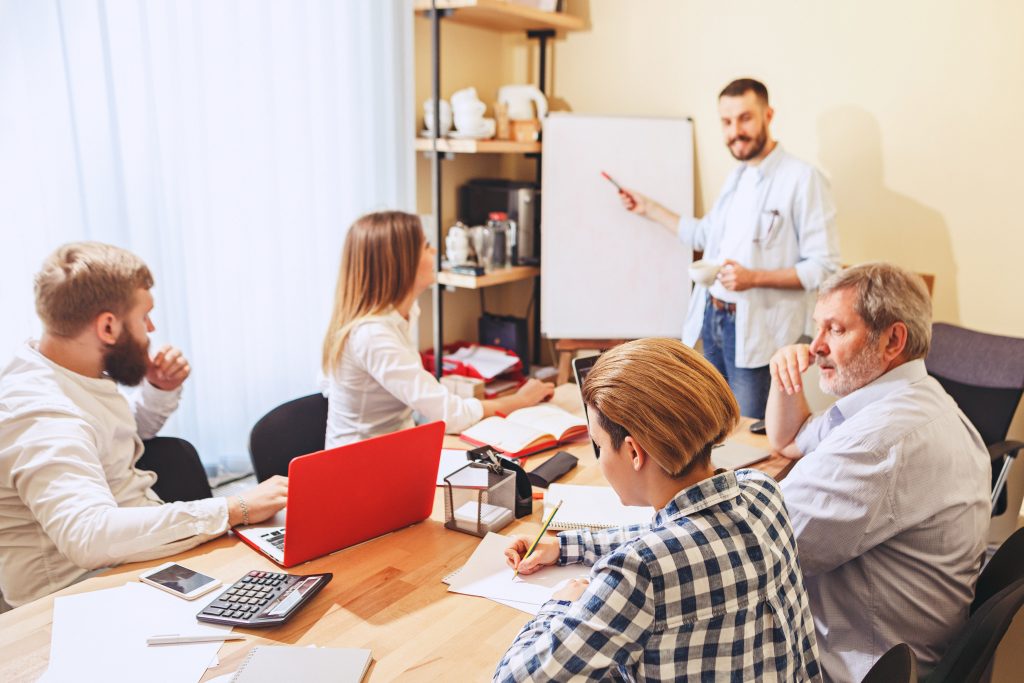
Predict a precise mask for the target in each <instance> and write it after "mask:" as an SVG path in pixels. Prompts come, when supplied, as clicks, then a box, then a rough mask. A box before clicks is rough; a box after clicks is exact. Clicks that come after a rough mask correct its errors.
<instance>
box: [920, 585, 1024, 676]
mask: <svg viewBox="0 0 1024 683" xmlns="http://www.w3.org/2000/svg"><path fill="white" fill-rule="evenodd" d="M1021 605H1024V580H1022V581H1017V582H1015V583H1013V584H1011V585H1009V586H1007V587H1006V588H1004V589H1003V590H1001V591H999V592H998V593H996V594H995V595H993V596H992V597H991V598H989V599H988V600H987V601H985V604H984V605H982V606H981V607H980V608H979V609H978V611H977V612H975V613H974V615H973V616H972V617H971V618H970V619H969V620H968V622H967V623H966V624H965V625H964V627H963V628H962V629H961V630H960V633H959V634H958V635H957V637H956V639H955V640H954V641H953V642H952V644H950V646H949V649H948V650H947V651H946V654H945V655H943V657H942V660H941V661H940V662H939V665H938V666H936V667H935V669H934V670H933V671H932V672H931V673H930V674H928V676H927V677H926V678H924V679H923V680H924V681H925V682H926V683H947V682H948V683H977V681H980V680H982V678H983V677H984V675H985V672H986V670H987V669H988V667H989V665H990V664H991V663H992V657H993V656H994V655H995V652H996V648H997V647H998V646H999V642H1000V641H1001V640H1002V639H1003V636H1004V635H1006V631H1007V629H1008V628H1010V623H1011V622H1012V621H1013V618H1014V616H1016V614H1017V612H1018V611H1019V610H1020V608H1021Z"/></svg>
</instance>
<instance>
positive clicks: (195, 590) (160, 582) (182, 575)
mask: <svg viewBox="0 0 1024 683" xmlns="http://www.w3.org/2000/svg"><path fill="white" fill-rule="evenodd" d="M139 581H142V582H143V583H148V584H149V585H150V586H156V587H157V588H159V589H160V590H164V591H167V592H168V593H171V594H172V595H177V596H178V597H179V598H185V599H186V600H195V599H196V598H198V597H199V596H200V595H204V594H206V593H209V592H210V591H212V590H213V589H214V588H216V587H217V586H219V585H220V581H218V580H217V579H215V578H213V577H212V576H207V575H206V574H200V573H199V572H197V571H193V570H191V569H189V568H188V567H183V566H181V565H180V564H178V563H177V562H168V563H167V564H162V565H160V566H159V567H156V568H155V569H150V570H148V571H145V572H143V573H141V574H139Z"/></svg>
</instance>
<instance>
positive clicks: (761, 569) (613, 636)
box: [494, 470, 822, 682]
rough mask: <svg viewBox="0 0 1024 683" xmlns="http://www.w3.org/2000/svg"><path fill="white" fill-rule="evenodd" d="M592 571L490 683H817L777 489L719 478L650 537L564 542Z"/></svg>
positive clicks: (761, 480) (541, 617)
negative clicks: (587, 682)
mask: <svg viewBox="0 0 1024 683" xmlns="http://www.w3.org/2000/svg"><path fill="white" fill-rule="evenodd" d="M559 539H560V542H561V546H562V547H561V557H560V558H559V563H560V564H572V563H578V562H583V563H585V564H592V565H593V569H592V570H591V572H590V585H589V586H588V587H587V589H586V591H585V592H584V593H583V595H582V596H581V597H580V598H579V599H578V600H576V601H575V602H567V601H564V600H549V601H548V602H547V603H546V604H545V605H544V607H543V608H542V609H541V611H540V613H539V614H538V615H537V616H536V618H534V619H533V620H532V621H530V622H529V623H528V624H527V625H526V626H524V627H523V630H522V631H520V633H519V635H518V636H517V637H516V639H515V641H514V642H513V643H512V646H511V647H510V648H509V650H508V652H506V653H505V656H504V657H503V658H502V660H501V663H500V664H499V665H498V669H497V671H495V673H494V679H495V680H497V681H527V680H529V681H565V680H569V679H593V680H598V679H600V680H608V679H613V680H626V681H636V680H646V681H702V682H703V681H820V680H822V679H821V669H820V667H819V665H818V654H817V649H816V645H815V640H814V622H813V620H812V618H811V613H810V609H809V608H808V602H807V595H806V594H805V592H804V585H803V578H802V576H801V573H800V566H799V564H798V563H797V552H796V542H795V541H794V538H793V530H792V528H791V527H790V524H789V516H788V515H787V513H786V509H785V506H784V505H783V501H782V494H781V492H780V491H779V487H778V484H776V483H775V481H774V480H772V479H771V478H769V477H768V476H767V475H765V474H763V473H761V472H757V471H755V470H741V471H739V472H721V473H719V474H716V475H715V476H714V477H712V478H710V479H706V480H704V481H702V482H700V483H699V484H696V485H694V486H691V487H689V488H687V489H685V490H683V491H681V492H679V494H677V495H676V497H675V498H673V499H672V500H671V501H670V502H669V504H668V505H667V506H665V508H664V509H662V510H659V511H658V513H657V514H656V515H655V517H654V522H653V524H652V525H650V526H646V525H638V526H631V527H623V528H620V529H608V530H606V531H601V532H597V533H591V532H589V531H567V532H562V533H561V534H559Z"/></svg>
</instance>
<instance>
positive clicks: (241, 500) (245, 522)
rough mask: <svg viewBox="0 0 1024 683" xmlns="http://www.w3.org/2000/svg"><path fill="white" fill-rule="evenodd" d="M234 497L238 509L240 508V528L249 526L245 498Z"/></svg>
mask: <svg viewBox="0 0 1024 683" xmlns="http://www.w3.org/2000/svg"><path fill="white" fill-rule="evenodd" d="M235 497H236V498H238V507H240V508H242V526H249V504H248V503H246V502H245V498H242V497H241V496H235Z"/></svg>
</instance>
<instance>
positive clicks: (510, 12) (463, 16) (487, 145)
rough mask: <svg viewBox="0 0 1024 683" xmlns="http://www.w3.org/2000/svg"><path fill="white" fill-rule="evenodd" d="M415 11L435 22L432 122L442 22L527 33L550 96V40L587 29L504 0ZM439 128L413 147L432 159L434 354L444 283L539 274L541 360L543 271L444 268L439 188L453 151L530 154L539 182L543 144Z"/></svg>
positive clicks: (536, 308) (487, 282) (536, 346)
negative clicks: (455, 134) (463, 135)
mask: <svg viewBox="0 0 1024 683" xmlns="http://www.w3.org/2000/svg"><path fill="white" fill-rule="evenodd" d="M413 7H414V9H415V11H416V12H419V13H421V14H422V15H423V16H425V17H427V18H428V19H430V22H431V97H433V102H434V121H440V120H441V112H440V106H441V104H440V103H441V21H442V20H444V21H451V22H455V23H461V24H468V25H472V26H478V27H481V28H486V29H490V30H496V31H526V35H527V37H528V38H530V39H535V40H537V41H538V49H539V50H540V59H539V60H538V67H539V72H540V73H539V77H538V79H537V80H538V83H537V87H538V88H539V89H540V91H541V92H543V93H544V94H545V95H547V88H546V75H547V74H546V72H547V47H548V40H549V39H551V38H553V37H554V36H555V35H556V32H557V31H571V30H579V29H582V28H584V21H583V20H582V19H580V18H579V17H575V16H572V15H569V14H564V13H555V12H544V11H541V10H538V9H535V8H531V7H525V6H522V5H515V4H510V3H507V2H505V1H504V0H416V1H415V2H414V5H413ZM438 129H439V126H434V130H433V131H432V134H431V136H430V137H429V138H417V140H416V143H415V149H416V151H418V152H425V153H427V154H429V155H430V157H431V165H430V168H431V172H430V179H431V186H432V189H433V202H432V203H433V206H432V213H433V215H434V218H435V220H434V223H435V230H436V244H437V246H438V249H437V260H436V264H435V267H436V269H437V272H438V284H437V286H436V287H435V288H434V297H433V306H432V318H433V323H434V358H436V359H440V358H442V356H443V349H442V347H443V346H444V306H443V300H442V297H443V290H442V287H446V286H448V287H465V288H470V289H479V288H482V287H489V286H494V285H499V284H505V283H507V282H513V281H516V280H523V279H529V278H535V282H536V287H535V288H534V292H533V297H534V301H533V306H532V308H533V356H534V361H535V362H536V361H539V360H540V351H541V338H540V269H539V268H530V267H513V268H508V269H504V270H502V271H496V272H494V273H488V274H487V275H483V276H478V277H474V276H471V275H470V276H467V275H458V274H455V273H449V272H444V271H442V270H441V251H442V249H441V247H442V245H443V244H444V240H443V239H442V236H443V232H444V226H443V225H442V222H441V215H442V214H441V208H442V205H443V197H442V192H441V172H442V168H441V162H442V161H444V160H445V159H446V158H451V157H452V155H454V154H529V155H531V156H533V157H535V158H536V161H537V172H536V178H537V184H538V185H540V182H541V157H540V154H541V151H542V145H541V143H540V142H528V143H524V142H514V141H510V140H453V139H448V138H440V137H438ZM442 367H443V363H442V362H436V363H435V364H434V373H435V375H437V376H438V377H440V376H441V371H442Z"/></svg>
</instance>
